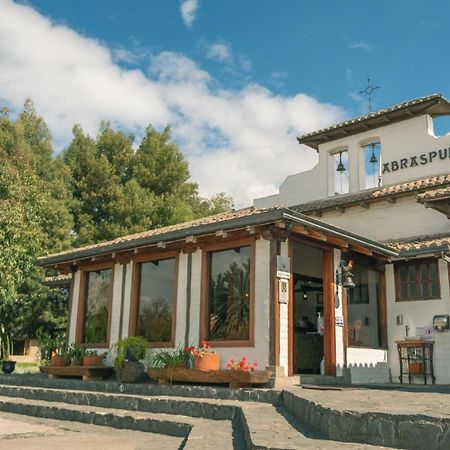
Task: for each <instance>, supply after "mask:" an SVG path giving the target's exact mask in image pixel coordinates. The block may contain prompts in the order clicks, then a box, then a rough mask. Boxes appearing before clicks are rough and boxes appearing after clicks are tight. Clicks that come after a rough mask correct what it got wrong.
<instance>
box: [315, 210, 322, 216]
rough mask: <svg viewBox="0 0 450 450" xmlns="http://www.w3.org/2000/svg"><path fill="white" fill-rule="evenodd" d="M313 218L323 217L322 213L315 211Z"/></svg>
mask: <svg viewBox="0 0 450 450" xmlns="http://www.w3.org/2000/svg"><path fill="white" fill-rule="evenodd" d="M313 216H316V217H322V211H314V212H313Z"/></svg>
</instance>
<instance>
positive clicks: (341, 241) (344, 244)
mask: <svg viewBox="0 0 450 450" xmlns="http://www.w3.org/2000/svg"><path fill="white" fill-rule="evenodd" d="M327 242H329V243H330V244H333V245H337V246H338V247H341V248H348V242H347V241H344V239H339V238H337V237H334V236H327Z"/></svg>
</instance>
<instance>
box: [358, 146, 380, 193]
mask: <svg viewBox="0 0 450 450" xmlns="http://www.w3.org/2000/svg"><path fill="white" fill-rule="evenodd" d="M362 149H363V154H364V187H365V189H370V188H374V187H378V186H381V150H380V143H379V142H371V143H370V144H367V145H364V146H363V148H362Z"/></svg>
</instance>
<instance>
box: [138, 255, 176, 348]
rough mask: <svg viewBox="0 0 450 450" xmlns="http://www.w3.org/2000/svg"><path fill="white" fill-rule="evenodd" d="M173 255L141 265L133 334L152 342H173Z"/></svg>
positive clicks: (174, 263) (174, 267)
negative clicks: (134, 332) (135, 323)
mask: <svg viewBox="0 0 450 450" xmlns="http://www.w3.org/2000/svg"><path fill="white" fill-rule="evenodd" d="M175 269H176V261H175V258H172V259H164V260H158V261H149V262H144V263H142V264H140V279H139V296H138V305H139V307H138V317H137V327H136V334H137V335H138V336H144V337H145V338H146V339H147V340H148V341H149V342H152V343H157V342H160V343H167V342H171V341H172V322H173V308H174V298H175V276H176V274H175Z"/></svg>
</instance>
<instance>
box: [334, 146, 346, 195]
mask: <svg viewBox="0 0 450 450" xmlns="http://www.w3.org/2000/svg"><path fill="white" fill-rule="evenodd" d="M331 158H332V163H333V165H332V167H333V174H334V194H335V195H340V194H348V193H349V192H350V190H349V189H350V183H349V176H348V173H349V171H348V167H349V166H348V151H347V150H342V151H340V152H338V153H334V154H332V155H331Z"/></svg>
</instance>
